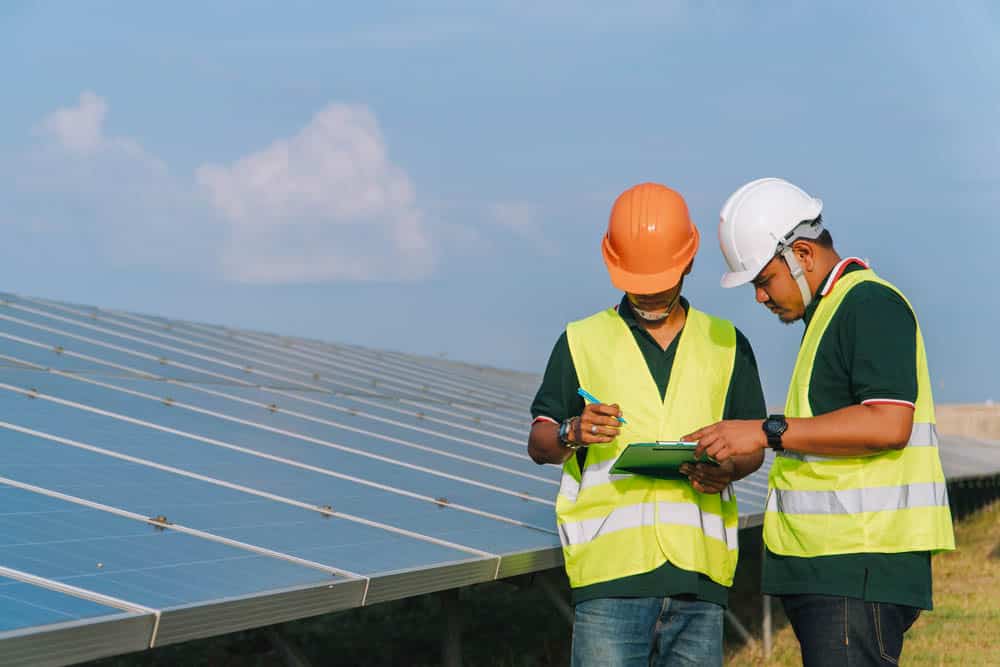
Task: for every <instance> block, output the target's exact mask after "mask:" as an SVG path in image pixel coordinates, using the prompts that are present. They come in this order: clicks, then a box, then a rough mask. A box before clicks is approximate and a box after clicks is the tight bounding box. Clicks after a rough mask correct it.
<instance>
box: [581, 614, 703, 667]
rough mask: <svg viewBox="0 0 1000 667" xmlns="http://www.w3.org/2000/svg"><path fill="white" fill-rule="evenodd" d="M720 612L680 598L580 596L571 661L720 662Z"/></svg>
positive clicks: (605, 666)
mask: <svg viewBox="0 0 1000 667" xmlns="http://www.w3.org/2000/svg"><path fill="white" fill-rule="evenodd" d="M722 613H723V611H722V607H720V606H719V605H717V604H713V603H711V602H699V601H696V600H688V599H684V598H598V599H596V600H587V601H585V602H580V603H579V604H577V605H576V618H575V620H574V622H573V661H572V664H573V667H649V666H650V665H697V666H698V667H705V666H719V667H721V665H722Z"/></svg>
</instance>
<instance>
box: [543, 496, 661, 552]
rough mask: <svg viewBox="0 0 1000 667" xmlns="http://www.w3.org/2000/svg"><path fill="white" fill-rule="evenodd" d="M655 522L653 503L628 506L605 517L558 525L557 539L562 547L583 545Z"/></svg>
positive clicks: (654, 506)
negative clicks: (597, 538)
mask: <svg viewBox="0 0 1000 667" xmlns="http://www.w3.org/2000/svg"><path fill="white" fill-rule="evenodd" d="M655 521H656V505H655V504H654V503H642V504H639V505H629V506H627V507H619V508H618V509H616V510H614V511H612V512H611V513H610V514H608V515H607V516H605V517H600V518H597V519H584V520H583V521H577V522H575V523H562V524H559V539H560V541H561V542H562V545H563V546H564V547H566V546H571V545H574V544H585V543H587V542H590V541H592V540H593V539H595V538H596V537H598V536H599V535H607V534H609V533H614V532H616V531H619V530H625V529H626V528H637V527H639V526H652V525H653V523H654V522H655Z"/></svg>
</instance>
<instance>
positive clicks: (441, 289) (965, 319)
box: [0, 1, 1000, 404]
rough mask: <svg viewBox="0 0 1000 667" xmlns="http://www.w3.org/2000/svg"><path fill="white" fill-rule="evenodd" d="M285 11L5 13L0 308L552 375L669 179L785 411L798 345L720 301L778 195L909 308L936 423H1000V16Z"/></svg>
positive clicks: (798, 6)
mask: <svg viewBox="0 0 1000 667" xmlns="http://www.w3.org/2000/svg"><path fill="white" fill-rule="evenodd" d="M613 4H614V5H616V6H612V5H613ZM275 7H276V5H275V3H265V2H240V3H237V2H216V3H196V2H174V3H169V4H168V5H160V6H155V7H154V6H152V5H144V6H140V5H139V3H136V4H135V5H131V4H125V3H112V2H105V3H101V2H87V3H42V2H38V3H31V2H7V3H3V4H2V5H0V63H3V64H2V65H0V71H2V72H3V80H4V82H5V89H6V90H7V93H6V94H5V95H4V97H3V99H4V102H3V104H0V201H3V206H2V207H0V225H2V228H3V231H4V238H5V240H6V244H5V252H4V255H3V262H2V263H0V289H2V290H5V291H11V292H17V293H20V294H26V295H32V296H41V297H48V298H55V299H62V300H66V301H75V302H80V303H89V304H95V305H101V306H107V307H114V308H123V309H131V310H138V311H142V312H151V313H156V314H162V315H167V316H174V317H182V318H187V319H194V320H202V321H209V322H218V323H224V324H230V325H234V326H244V327H252V328H257V329H263V330H268V331H274V332H279V333H290V334H297V335H304V336H312V337H316V338H322V339H327V340H332V341H342V342H352V343H361V344H366V345H370V346H373V347H381V348H390V349H398V350H404V351H408V352H415V353H422V354H430V355H446V356H447V357H448V358H452V359H460V360H466V361H472V362H476V363H483V364H489V365H495V366H499V367H505V368H514V369H519V370H526V371H533V372H541V370H542V369H543V367H544V363H545V360H546V359H547V357H548V353H549V350H550V348H551V346H552V343H553V342H554V341H555V339H556V337H557V336H558V335H559V333H560V332H561V330H562V328H563V327H564V326H565V323H566V322H567V321H570V320H572V319H576V318H578V317H582V316H584V315H587V314H590V313H591V312H594V311H596V310H598V309H600V308H603V307H606V306H607V305H610V304H612V303H614V302H615V301H616V300H617V295H616V293H615V292H614V290H613V288H612V287H611V285H610V283H609V282H608V279H607V275H606V273H605V270H604V266H603V263H602V261H601V258H600V253H599V242H600V237H601V234H602V233H603V230H604V226H605V224H606V221H607V214H608V211H609V209H610V205H611V203H612V201H613V200H614V198H615V196H616V195H617V194H618V193H619V192H620V191H622V190H623V189H625V188H627V187H629V186H631V185H633V184H634V183H637V182H641V181H646V180H653V181H659V182H662V183H666V184H668V185H670V186H672V187H674V188H676V189H677V190H679V191H680V192H682V193H683V194H684V195H685V197H686V198H687V200H688V204H689V206H690V208H691V211H692V214H693V215H694V217H695V219H696V222H697V224H698V225H699V227H700V229H701V232H702V237H703V243H702V248H701V251H700V253H699V256H698V259H697V261H696V266H695V271H694V274H693V275H692V276H691V278H690V279H689V281H688V283H687V287H686V292H687V294H688V296H689V297H690V298H691V300H692V301H693V302H694V303H695V304H696V305H698V306H699V307H701V308H702V309H704V310H708V311H710V312H713V313H715V314H718V315H722V316H725V317H728V318H730V319H732V320H734V321H735V322H736V324H737V326H739V327H740V328H741V329H742V330H743V331H744V332H745V333H746V334H747V336H748V337H749V338H750V340H751V342H752V343H753V345H754V348H755V350H756V352H757V355H758V360H759V362H760V365H761V370H762V375H763V378H764V383H765V390H766V393H767V397H768V401H769V403H770V404H780V403H781V402H782V401H783V400H784V393H785V384H786V382H787V378H788V376H789V374H790V370H791V365H792V362H793V359H794V353H795V349H796V347H797V341H798V337H799V336H800V335H801V328H800V325H796V326H792V327H783V326H782V325H780V324H779V323H778V322H777V321H776V320H775V319H774V317H773V316H771V315H770V314H769V313H768V312H767V311H765V310H764V309H763V308H762V307H760V306H757V305H755V304H754V303H753V298H752V294H751V292H750V290H749V288H748V289H745V290H727V291H724V290H722V289H720V288H718V279H719V276H720V274H721V272H722V261H721V258H720V255H719V252H718V246H717V242H716V224H717V220H718V211H719V208H720V206H721V204H722V202H723V201H724V200H725V198H726V197H727V196H728V194H729V193H730V192H731V191H732V190H734V189H735V188H736V187H738V186H739V185H740V184H742V183H743V182H745V181H747V180H750V179H753V178H758V177H762V176H783V177H785V178H788V179H790V180H792V181H794V182H796V183H797V184H799V185H801V186H802V187H804V188H805V189H806V190H808V191H809V192H810V193H812V194H814V195H816V196H819V197H821V198H822V199H823V200H824V202H825V209H824V219H825V220H826V221H827V224H828V226H829V228H830V229H831V231H832V232H833V234H834V236H835V239H836V241H837V245H838V248H839V249H840V250H841V252H842V253H846V254H856V255H860V256H863V257H867V258H869V259H870V260H871V261H872V262H873V264H874V267H875V268H876V269H877V270H878V271H879V272H880V273H881V274H882V275H884V276H885V277H887V278H888V279H890V280H892V281H894V282H895V283H896V284H897V285H899V286H900V287H901V288H902V289H903V290H904V291H905V292H906V293H907V295H908V296H909V297H910V298H911V300H912V301H913V302H914V304H915V306H916V308H917V311H918V315H919V317H920V319H921V324H922V326H923V328H924V332H925V337H926V339H927V344H928V350H929V356H930V363H931V369H932V374H933V376H934V385H935V386H934V388H935V393H936V398H937V400H938V401H939V402H943V401H949V402H954V401H963V402H965V401H981V400H986V399H989V398H993V399H1000V386H998V380H997V377H1000V354H998V353H997V352H996V345H995V343H994V338H995V331H996V330H997V328H998V325H1000V316H998V314H997V311H998V305H1000V298H998V297H997V290H996V287H995V286H994V284H993V282H994V276H995V271H996V264H997V259H998V257H1000V252H998V247H1000V231H998V229H1000V227H998V225H997V224H996V223H995V221H994V217H995V215H996V211H997V210H998V209H1000V167H998V164H997V156H998V155H1000V123H998V122H997V118H1000V77H998V76H997V72H1000V46H998V44H1000V10H998V9H997V8H996V5H995V4H992V3H986V2H981V3H980V2H973V1H969V2H963V3H953V4H952V5H949V4H946V3H904V2H887V3H861V2H856V3H846V4H845V3H829V4H822V5H820V4H815V3H809V6H808V7H807V6H806V3H778V2H773V3H754V4H753V5H751V4H750V3H688V2H638V1H636V2H623V3H597V2H594V3H586V2H548V3H529V2H491V3H482V4H481V5H479V6H476V4H474V3H467V2H437V3H401V2H373V3H305V2H285V3H281V7H280V9H279V8H275Z"/></svg>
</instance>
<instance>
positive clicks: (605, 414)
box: [573, 387, 626, 445]
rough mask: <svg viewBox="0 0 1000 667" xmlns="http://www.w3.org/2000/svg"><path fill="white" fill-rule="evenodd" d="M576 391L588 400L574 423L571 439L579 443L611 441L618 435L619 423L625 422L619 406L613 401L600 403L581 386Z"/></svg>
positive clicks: (591, 443)
mask: <svg viewBox="0 0 1000 667" xmlns="http://www.w3.org/2000/svg"><path fill="white" fill-rule="evenodd" d="M577 393H578V394H580V396H582V397H583V398H584V399H585V400H587V401H590V402H589V403H588V404H587V405H586V406H585V407H584V409H583V414H581V415H580V417H579V419H577V420H576V422H575V424H574V429H573V430H574V433H573V441H574V442H577V443H579V444H581V445H596V444H604V443H608V442H612V441H613V440H614V439H615V438H617V437H618V433H619V431H620V430H621V425H622V424H625V423H626V421H625V419H624V418H623V417H622V411H621V408H619V407H618V405H617V404H614V403H610V404H609V403H601V401H600V399H598V398H597V397H595V396H593V395H592V394H590V393H589V392H587V391H586V390H585V389H583V388H582V387H581V388H580V389H578V390H577Z"/></svg>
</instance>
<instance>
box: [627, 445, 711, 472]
mask: <svg viewBox="0 0 1000 667" xmlns="http://www.w3.org/2000/svg"><path fill="white" fill-rule="evenodd" d="M697 446H698V443H696V442H633V443H631V444H630V445H629V446H628V447H626V448H625V451H624V452H622V453H621V456H619V457H618V460H617V461H615V464H614V466H613V467H612V468H611V473H612V474H615V473H617V474H619V475H621V474H626V475H645V476H646V477H657V478H659V479H687V475H684V474H682V473H681V472H679V471H678V468H680V467H681V465H682V464H684V463H710V464H712V465H719V462H718V461H716V460H715V459H713V458H712V457H710V456H708V455H707V454H702V455H701V458H700V459H695V457H694V450H695V448H696V447H697Z"/></svg>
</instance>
